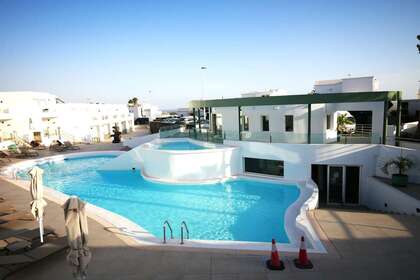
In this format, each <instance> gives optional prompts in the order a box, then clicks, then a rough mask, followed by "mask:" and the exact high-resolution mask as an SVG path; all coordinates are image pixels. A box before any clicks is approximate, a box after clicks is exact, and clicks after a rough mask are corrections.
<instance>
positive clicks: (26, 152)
mask: <svg viewBox="0 0 420 280" xmlns="http://www.w3.org/2000/svg"><path fill="white" fill-rule="evenodd" d="M38 156H39V153H38V152H37V151H34V150H31V149H29V148H27V147H20V148H18V149H17V157H38Z"/></svg>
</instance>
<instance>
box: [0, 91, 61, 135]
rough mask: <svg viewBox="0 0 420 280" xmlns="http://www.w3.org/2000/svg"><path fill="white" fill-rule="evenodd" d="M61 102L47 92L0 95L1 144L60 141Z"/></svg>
mask: <svg viewBox="0 0 420 280" xmlns="http://www.w3.org/2000/svg"><path fill="white" fill-rule="evenodd" d="M57 102H61V101H58V100H57V97H56V96H55V95H52V94H49V93H43V92H27V91H25V92H0V141H3V140H12V139H16V137H19V138H22V139H24V140H26V141H28V142H30V141H32V140H35V141H39V142H44V140H48V139H54V138H57V137H58V121H57V117H58V115H57Z"/></svg>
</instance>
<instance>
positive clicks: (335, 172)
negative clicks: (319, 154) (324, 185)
mask: <svg viewBox="0 0 420 280" xmlns="http://www.w3.org/2000/svg"><path fill="white" fill-rule="evenodd" d="M343 179H344V171H343V166H330V167H329V170H328V203H340V204H341V203H343V185H344V184H343Z"/></svg>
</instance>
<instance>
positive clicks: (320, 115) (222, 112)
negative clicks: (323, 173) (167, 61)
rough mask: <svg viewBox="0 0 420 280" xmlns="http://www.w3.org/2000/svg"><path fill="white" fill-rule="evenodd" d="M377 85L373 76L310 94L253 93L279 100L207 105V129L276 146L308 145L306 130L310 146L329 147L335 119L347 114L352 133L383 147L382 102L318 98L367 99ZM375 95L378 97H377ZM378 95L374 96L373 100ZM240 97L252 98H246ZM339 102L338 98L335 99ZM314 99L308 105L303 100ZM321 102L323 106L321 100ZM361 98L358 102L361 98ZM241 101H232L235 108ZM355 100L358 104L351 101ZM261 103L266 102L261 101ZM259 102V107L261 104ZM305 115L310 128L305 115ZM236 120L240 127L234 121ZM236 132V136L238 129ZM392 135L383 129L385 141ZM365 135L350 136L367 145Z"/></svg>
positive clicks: (323, 84)
mask: <svg viewBox="0 0 420 280" xmlns="http://www.w3.org/2000/svg"><path fill="white" fill-rule="evenodd" d="M377 84H378V83H377V81H376V79H374V78H373V77H362V78H346V79H341V80H334V81H317V82H315V86H314V87H315V92H317V93H320V94H319V98H318V97H317V96H318V94H313V95H306V97H305V95H284V94H274V95H270V92H265V93H261V92H257V93H254V95H253V97H264V98H267V100H276V98H277V99H278V100H279V103H277V104H276V102H275V101H273V102H271V103H272V104H273V105H260V106H240V107H238V106H235V107H230V106H226V107H224V106H223V107H216V106H212V114H213V117H212V118H211V122H212V124H211V127H212V129H213V130H214V131H223V133H224V135H223V136H224V137H228V138H229V137H230V136H231V137H236V138H238V139H239V138H240V139H242V140H248V141H261V142H277V143H279V142H280V143H307V141H308V134H309V133H308V131H309V130H310V136H311V143H318V144H320V143H334V142H338V141H340V140H342V139H338V138H337V118H338V116H339V115H340V114H343V112H350V114H351V115H353V116H355V118H356V121H357V122H356V128H357V129H358V130H361V131H362V132H363V134H366V135H367V136H368V137H369V141H370V142H372V143H380V142H383V139H382V138H383V137H384V126H383V119H384V102H383V100H382V99H379V100H378V101H375V98H374V97H375V96H373V98H371V99H369V100H371V101H370V102H365V101H363V102H354V100H351V99H349V100H350V101H351V102H344V101H345V99H343V102H335V103H332V102H329V100H328V99H329V97H328V96H325V97H322V96H321V93H325V94H327V93H329V94H330V97H332V96H334V94H333V92H334V93H336V94H337V93H338V94H342V93H349V92H352V93H355V92H360V93H361V94H362V92H366V96H362V97H371V96H372V94H373V95H375V91H373V90H374V89H375V90H376V89H377ZM378 94H379V92H378ZM378 96H379V95H378ZM245 97H251V96H250V94H246V95H245ZM338 97H340V95H338ZM303 99H308V100H309V101H310V100H312V99H314V100H315V101H316V99H319V100H320V101H316V102H314V103H312V104H310V105H308V104H307V101H305V100H303ZM324 99H325V102H323V101H322V100H324ZM362 99H363V98H362ZM242 100H246V99H245V98H244V95H242V98H238V99H235V101H237V103H238V104H240V103H242ZM356 100H357V99H356ZM263 101H264V102H265V100H263ZM264 102H262V103H264ZM309 111H310V114H311V117H310V119H311V120H310V123H309V122H308V112H309ZM238 116H240V125H238V122H237V119H238ZM239 127H240V130H241V131H240V136H239V134H238V133H239V132H238V129H239ZM389 134H391V135H392V130H390V129H388V131H387V132H386V136H385V137H387V136H389ZM366 135H363V137H362V136H360V137H359V138H357V137H353V138H352V139H351V140H352V141H353V142H357V141H362V142H363V141H367V139H365V138H366V137H365V136H366Z"/></svg>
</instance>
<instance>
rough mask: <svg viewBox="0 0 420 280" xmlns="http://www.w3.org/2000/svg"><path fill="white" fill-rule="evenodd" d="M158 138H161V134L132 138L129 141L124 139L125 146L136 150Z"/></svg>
mask: <svg viewBox="0 0 420 280" xmlns="http://www.w3.org/2000/svg"><path fill="white" fill-rule="evenodd" d="M158 138H159V133H153V134H149V135H144V136H138V137H130V138H128V139H123V145H124V146H127V147H129V148H135V147H138V146H140V145H141V144H144V143H147V142H150V141H153V140H155V139H158Z"/></svg>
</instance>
